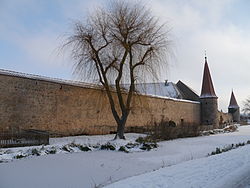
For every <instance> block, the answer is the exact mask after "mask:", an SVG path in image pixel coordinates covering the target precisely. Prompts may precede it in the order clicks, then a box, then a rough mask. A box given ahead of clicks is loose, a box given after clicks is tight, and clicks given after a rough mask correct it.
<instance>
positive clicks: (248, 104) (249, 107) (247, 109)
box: [243, 97, 250, 114]
mask: <svg viewBox="0 0 250 188" xmlns="http://www.w3.org/2000/svg"><path fill="white" fill-rule="evenodd" d="M243 112H244V113H246V114H250V97H248V98H247V99H246V100H245V101H244V107H243Z"/></svg>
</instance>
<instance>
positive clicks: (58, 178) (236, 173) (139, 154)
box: [0, 126, 250, 188]
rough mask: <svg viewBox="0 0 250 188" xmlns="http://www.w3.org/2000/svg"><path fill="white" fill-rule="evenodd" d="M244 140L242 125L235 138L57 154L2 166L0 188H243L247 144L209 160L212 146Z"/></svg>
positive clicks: (90, 140)
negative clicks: (123, 149)
mask: <svg viewBox="0 0 250 188" xmlns="http://www.w3.org/2000/svg"><path fill="white" fill-rule="evenodd" d="M138 136H140V135H138V134H127V135H126V137H127V140H126V141H122V142H124V143H120V142H118V143H115V144H118V145H119V144H126V143H128V142H133V141H134V140H135V139H136V138H137V137H138ZM113 137H114V135H105V136H80V137H67V138H54V139H51V140H50V143H51V145H52V146H54V147H57V148H59V147H60V146H62V145H64V144H69V143H71V142H75V143H79V144H98V143H99V144H102V143H106V142H108V141H111V140H112V138H113ZM248 140H250V126H242V127H239V131H238V132H233V133H225V134H217V135H211V136H202V137H195V138H185V139H176V140H171V141H164V142H160V143H159V147H158V148H157V149H153V150H151V151H141V150H134V151H131V152H130V153H124V152H118V151H103V150H96V151H91V152H80V151H79V152H73V153H64V152H59V153H57V154H54V155H42V156H32V157H27V158H23V159H19V160H18V159H15V160H13V161H10V162H8V163H0V188H33V187H35V188H91V187H102V186H107V187H118V188H119V187H245V186H246V185H247V184H248V183H249V181H250V179H249V175H250V145H247V146H243V147H240V148H238V149H234V150H231V151H228V152H225V153H222V154H219V155H215V156H210V157H207V156H208V154H209V153H211V152H212V151H214V150H215V149H216V147H220V148H223V147H226V146H228V145H231V144H238V143H240V142H247V141H248ZM46 147H47V146H46ZM48 147H50V146H48ZM29 148H30V147H26V149H29ZM11 150H16V151H18V150H20V148H14V149H11ZM0 156H1V155H0ZM132 176H133V177H132ZM114 182H115V183H114Z"/></svg>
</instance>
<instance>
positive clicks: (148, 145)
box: [140, 143, 158, 151]
mask: <svg viewBox="0 0 250 188" xmlns="http://www.w3.org/2000/svg"><path fill="white" fill-rule="evenodd" d="M157 147H158V145H157V144H156V143H143V145H142V146H141V147H140V149H141V150H147V151H149V150H151V149H154V148H157Z"/></svg>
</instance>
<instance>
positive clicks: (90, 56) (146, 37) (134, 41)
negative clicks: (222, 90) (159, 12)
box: [64, 1, 169, 139]
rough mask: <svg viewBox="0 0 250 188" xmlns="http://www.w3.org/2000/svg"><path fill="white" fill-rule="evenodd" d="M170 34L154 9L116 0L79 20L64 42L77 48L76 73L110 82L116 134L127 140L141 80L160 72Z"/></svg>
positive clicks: (73, 49) (106, 86)
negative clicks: (156, 15) (137, 83)
mask: <svg viewBox="0 0 250 188" xmlns="http://www.w3.org/2000/svg"><path fill="white" fill-rule="evenodd" d="M167 34H168V32H165V31H164V25H161V24H159V21H158V20H157V19H156V18H155V17H153V16H152V15H151V12H150V11H149V10H148V9H146V8H145V7H144V6H142V5H140V4H139V3H136V4H134V3H132V4H131V2H122V1H114V2H112V4H110V6H108V8H100V9H98V10H96V11H95V13H94V14H90V15H89V16H88V19H87V20H86V21H85V22H79V21H78V22H75V23H74V30H73V34H71V35H70V36H69V37H68V38H67V40H66V42H65V44H64V46H67V47H71V55H72V57H73V59H74V60H75V64H74V70H75V72H76V73H77V74H78V75H81V76H84V77H85V78H86V77H87V78H91V79H92V80H96V79H97V80H98V82H99V83H101V84H102V86H103V87H104V89H105V91H106V94H107V97H108V100H109V103H110V107H111V111H112V114H113V116H114V119H115V121H116V123H117V134H116V136H115V139H116V138H120V139H125V137H124V129H125V124H126V121H127V118H128V115H129V113H130V110H131V101H132V98H133V95H134V93H135V83H136V82H138V80H140V79H142V78H145V76H149V74H148V73H150V75H152V76H157V74H158V71H160V69H161V65H166V62H167V61H166V59H165V57H166V52H167V51H168V50H167V47H168V43H169V41H168V35H167ZM124 83H126V84H129V87H128V89H127V90H126V91H125V90H124V88H123V84H124ZM116 101H118V102H117V103H118V104H116Z"/></svg>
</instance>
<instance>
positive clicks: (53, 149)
mask: <svg viewBox="0 0 250 188" xmlns="http://www.w3.org/2000/svg"><path fill="white" fill-rule="evenodd" d="M46 153H47V154H56V148H54V147H52V148H50V149H47V150H46Z"/></svg>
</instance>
